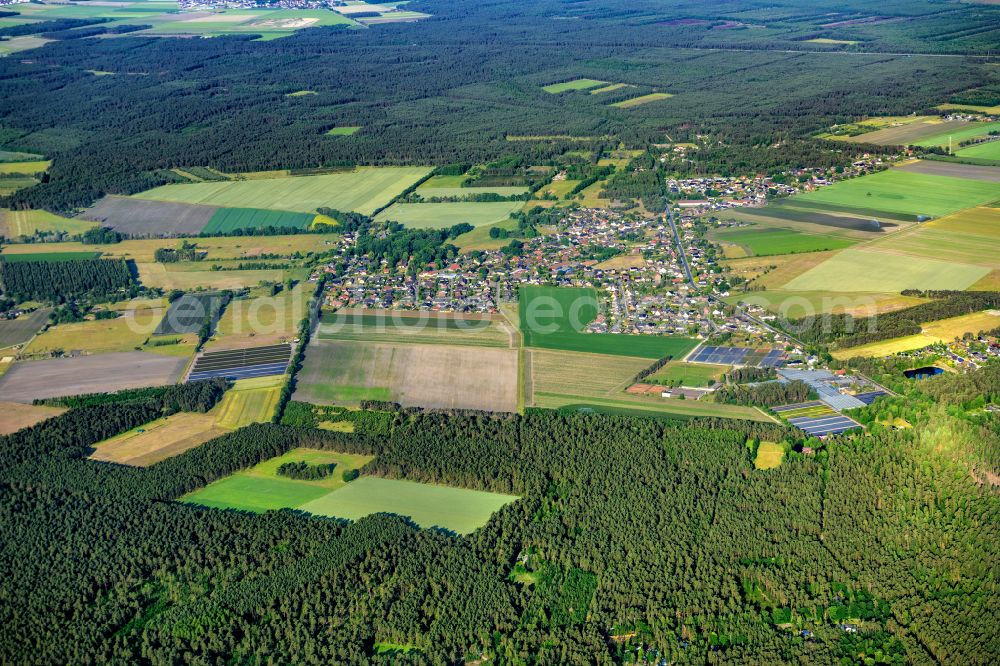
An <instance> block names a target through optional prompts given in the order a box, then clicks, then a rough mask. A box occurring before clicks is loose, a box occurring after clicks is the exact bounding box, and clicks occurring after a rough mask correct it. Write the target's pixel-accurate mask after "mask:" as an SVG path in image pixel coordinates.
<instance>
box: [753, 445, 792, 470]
mask: <svg viewBox="0 0 1000 666" xmlns="http://www.w3.org/2000/svg"><path fill="white" fill-rule="evenodd" d="M784 457H785V448H784V447H783V446H782V445H781V444H777V443H775V442H761V443H760V445H759V446H758V447H757V458H756V460H754V461H753V466H754V467H756V468H757V469H774V468H775V467H778V466H779V465H781V461H782V460H783V459H784Z"/></svg>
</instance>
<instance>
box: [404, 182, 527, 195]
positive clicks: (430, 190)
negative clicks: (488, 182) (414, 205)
mask: <svg viewBox="0 0 1000 666" xmlns="http://www.w3.org/2000/svg"><path fill="white" fill-rule="evenodd" d="M527 191H528V188H527V187H502V186H496V187H429V186H427V184H426V183H425V184H424V185H421V186H420V187H418V188H417V194H419V195H420V196H422V197H424V198H425V199H430V198H434V197H438V198H444V197H459V198H462V197H471V196H473V195H476V194H496V195H499V196H502V197H513V196H519V195H521V194H525V193H526V192H527Z"/></svg>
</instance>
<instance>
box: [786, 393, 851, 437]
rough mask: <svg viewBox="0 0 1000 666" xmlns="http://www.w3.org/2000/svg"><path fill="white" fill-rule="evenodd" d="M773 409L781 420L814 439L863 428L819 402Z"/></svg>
mask: <svg viewBox="0 0 1000 666" xmlns="http://www.w3.org/2000/svg"><path fill="white" fill-rule="evenodd" d="M773 409H774V411H775V412H776V413H777V414H778V415H779V416H780V417H781V418H783V419H785V420H786V421H788V422H789V423H791V424H792V425H793V426H795V427H796V428H798V429H799V430H803V431H805V433H806V434H808V435H812V436H813V437H825V436H826V435H837V434H840V433H842V432H847V431H848V430H855V429H857V428H860V427H861V424H860V423H858V422H857V421H855V420H854V419H852V418H849V417H847V416H844V415H843V414H840V413H838V412H835V411H833V410H832V409H830V406H829V405H827V404H826V403H824V402H821V401H819V400H814V401H812V402H801V403H797V404H794V405H782V406H781V407H774V408H773Z"/></svg>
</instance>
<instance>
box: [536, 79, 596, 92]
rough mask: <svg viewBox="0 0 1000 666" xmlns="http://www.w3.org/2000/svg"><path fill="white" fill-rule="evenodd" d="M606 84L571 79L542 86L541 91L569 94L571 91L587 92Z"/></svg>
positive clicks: (589, 80) (594, 80) (591, 80)
mask: <svg viewBox="0 0 1000 666" xmlns="http://www.w3.org/2000/svg"><path fill="white" fill-rule="evenodd" d="M607 84H608V82H607V81H598V80H597V79H573V80H572V81H564V82H562V83H552V84H549V85H547V86H542V90H544V91H545V92H547V93H550V94H553V95H558V94H559V93H564V92H569V91H571V90H587V89H589V88H597V87H598V86H605V85H607Z"/></svg>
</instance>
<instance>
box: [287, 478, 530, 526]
mask: <svg viewBox="0 0 1000 666" xmlns="http://www.w3.org/2000/svg"><path fill="white" fill-rule="evenodd" d="M517 499H518V498H517V497H516V496H514V495H501V494H499V493H489V492H483V491H481V490H468V489H466V488H454V487H450V486H439V485H431V484H428V483H414V482H413V481H400V480H398V479H383V478H379V477H372V476H366V477H362V478H360V479H358V480H356V481H352V482H351V483H349V484H347V485H346V486H345V487H344V488H342V489H340V490H338V491H336V492H333V493H329V494H327V495H324V496H323V497H320V498H319V499H315V500H313V501H311V502H307V503H305V504H303V505H302V506H301V507H300V508H301V509H302V510H303V511H308V512H309V513H314V514H316V515H320V516H331V517H335V518H347V519H349V520H357V519H358V518H363V517H364V516H369V515H371V514H373V513H394V514H397V515H400V516H406V517H407V518H410V519H411V520H413V522H415V523H416V524H418V525H420V526H421V527H425V528H427V527H442V528H444V529H446V530H450V531H452V532H458V533H459V534H468V533H470V532H473V531H475V530H476V529H477V528H479V527H482V526H483V525H485V524H486V521H488V520H489V519H490V516H492V515H493V513H494V512H496V511H498V510H500V509H501V508H503V507H504V506H505V505H507V504H509V503H511V502H513V501H515V500H517Z"/></svg>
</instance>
